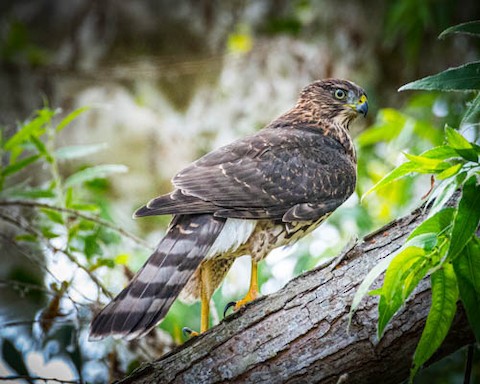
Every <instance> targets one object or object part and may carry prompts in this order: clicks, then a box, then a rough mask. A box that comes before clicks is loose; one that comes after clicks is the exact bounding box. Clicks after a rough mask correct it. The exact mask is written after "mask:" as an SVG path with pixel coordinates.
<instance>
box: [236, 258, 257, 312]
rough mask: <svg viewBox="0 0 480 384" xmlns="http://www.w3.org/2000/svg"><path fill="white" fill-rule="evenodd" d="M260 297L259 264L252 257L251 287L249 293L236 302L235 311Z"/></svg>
mask: <svg viewBox="0 0 480 384" xmlns="http://www.w3.org/2000/svg"><path fill="white" fill-rule="evenodd" d="M257 297H258V264H257V262H256V261H255V260H254V259H253V258H252V271H251V274H250V288H249V289H248V292H247V294H246V295H245V297H244V298H243V299H242V300H239V301H237V302H236V303H235V307H234V308H233V310H234V311H237V310H239V309H240V308H241V307H243V306H244V305H245V304H247V303H249V302H250V301H252V300H255V299H256V298H257Z"/></svg>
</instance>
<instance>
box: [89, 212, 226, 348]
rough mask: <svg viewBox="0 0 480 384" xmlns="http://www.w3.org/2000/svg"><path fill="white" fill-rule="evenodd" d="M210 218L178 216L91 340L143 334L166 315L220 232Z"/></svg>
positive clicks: (102, 318)
mask: <svg viewBox="0 0 480 384" xmlns="http://www.w3.org/2000/svg"><path fill="white" fill-rule="evenodd" d="M224 222H225V219H221V218H215V217H214V216H213V215H211V214H204V215H189V216H177V217H175V219H174V222H173V223H172V225H171V227H170V229H169V230H168V232H167V234H166V235H165V237H164V238H163V239H162V240H161V241H160V243H159V244H158V246H157V248H156V249H155V252H154V253H153V254H152V255H151V256H150V258H149V259H148V260H147V262H146V263H145V265H144V266H143V267H142V268H141V269H140V271H138V273H137V274H136V275H135V276H134V278H133V279H132V281H131V282H130V284H129V285H128V286H127V287H126V288H125V289H124V290H123V291H122V292H120V294H119V295H118V296H117V297H116V298H115V299H114V300H113V301H112V302H110V304H108V305H107V306H106V307H105V308H104V309H103V310H102V311H101V312H100V313H99V314H98V316H97V317H95V319H94V320H93V322H92V324H91V327H90V340H96V339H102V338H104V337H107V336H110V335H113V336H116V337H123V338H125V339H134V338H137V337H141V336H143V335H145V334H147V333H148V332H149V331H150V330H151V329H152V328H153V327H154V326H155V325H156V324H157V323H158V322H159V321H160V320H161V319H162V318H163V317H165V315H166V314H167V312H168V310H169V309H170V306H171V305H172V303H173V301H174V300H175V299H176V298H177V296H178V295H179V293H180V291H181V290H182V288H183V287H184V286H185V284H186V283H187V281H188V279H189V278H190V277H191V276H192V274H193V273H194V272H195V270H196V269H197V268H198V266H199V264H200V263H201V262H202V260H203V258H204V256H205V254H206V253H207V252H208V251H209V249H210V248H211V246H212V244H213V243H214V242H215V239H216V238H217V236H218V234H219V233H220V231H221V230H222V228H223V225H224Z"/></svg>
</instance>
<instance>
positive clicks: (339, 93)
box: [335, 89, 347, 100]
mask: <svg viewBox="0 0 480 384" xmlns="http://www.w3.org/2000/svg"><path fill="white" fill-rule="evenodd" d="M346 96H347V92H345V91H344V90H343V89H337V90H336V91H335V97H336V98H337V99H338V100H343V99H344V98H345V97H346Z"/></svg>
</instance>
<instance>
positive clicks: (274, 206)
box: [90, 79, 368, 339]
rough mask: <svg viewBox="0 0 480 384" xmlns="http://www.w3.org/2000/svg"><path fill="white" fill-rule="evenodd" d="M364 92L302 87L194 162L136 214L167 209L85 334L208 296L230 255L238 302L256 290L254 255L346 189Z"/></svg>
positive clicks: (145, 321)
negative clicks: (246, 280) (248, 263)
mask: <svg viewBox="0 0 480 384" xmlns="http://www.w3.org/2000/svg"><path fill="white" fill-rule="evenodd" d="M367 109H368V105H367V98H366V95H365V91H364V90H363V89H362V88H360V87H358V86H357V85H355V84H353V83H352V82H349V81H346V80H336V79H329V80H323V81H316V82H314V83H312V84H310V85H308V86H307V87H305V88H304V89H303V90H302V92H301V94H300V97H299V99H298V102H297V104H296V105H295V107H294V108H293V109H291V110H290V111H288V112H286V113H285V114H284V115H282V116H280V117H279V118H278V119H276V120H274V121H273V122H271V123H270V124H269V125H268V126H266V127H265V128H263V129H262V130H260V131H259V132H258V133H256V134H254V135H252V136H248V137H246V138H243V139H240V140H237V141H235V142H233V143H232V144H230V145H227V146H225V147H222V148H219V149H217V150H215V151H213V152H211V153H209V154H207V155H205V156H203V157H202V158H200V159H199V160H197V161H195V162H194V163H192V164H191V165H189V166H188V167H186V168H185V169H184V170H182V171H181V172H180V173H178V174H177V175H176V176H175V177H174V178H173V180H172V182H173V186H174V188H175V189H174V190H173V192H171V193H169V194H167V195H163V196H160V197H157V198H155V199H153V200H151V201H150V202H148V203H147V205H145V206H143V207H141V208H140V209H138V210H137V211H136V212H135V217H143V216H151V215H166V214H172V215H174V216H173V220H172V222H171V224H170V227H169V229H168V232H167V234H166V235H165V237H164V238H163V239H162V240H161V241H160V243H159V244H158V246H157V248H156V250H155V252H154V253H153V254H152V255H151V256H150V258H149V259H148V260H147V262H146V263H145V265H144V266H143V267H142V269H140V271H139V272H138V273H137V274H136V275H135V277H134V278H133V279H132V281H131V282H130V284H128V286H127V287H126V288H125V289H124V290H123V291H122V292H121V293H120V294H119V295H118V296H117V297H116V298H115V299H114V300H113V301H112V302H111V303H110V304H108V305H107V306H106V307H105V308H104V309H103V310H102V311H101V312H100V313H99V314H98V316H97V317H96V318H95V319H94V320H93V322H92V325H91V330H90V335H91V338H92V339H99V338H103V337H106V336H108V335H114V336H118V337H125V338H127V339H133V338H136V337H140V336H143V335H145V334H146V333H147V332H149V331H150V330H151V329H152V328H153V327H154V326H155V325H156V324H157V323H158V322H159V321H160V320H162V319H163V317H164V316H165V315H166V314H167V311H168V310H169V308H170V306H171V305H172V303H173V301H174V300H175V299H176V298H177V296H178V295H179V294H182V295H181V296H183V298H185V299H187V300H188V299H198V298H200V299H201V303H202V309H201V331H202V332H203V331H205V330H206V329H208V318H209V303H210V298H211V296H212V294H213V293H214V291H215V289H216V288H217V287H218V286H219V285H220V283H221V281H222V280H223V278H224V276H225V274H226V273H227V271H228V270H229V268H230V266H231V265H232V263H233V262H234V260H235V258H237V257H239V256H243V255H250V256H251V259H252V272H251V281H250V289H249V291H248V293H247V295H246V297H245V298H244V299H243V300H241V301H240V302H237V304H236V307H237V308H239V307H240V306H241V305H243V304H245V303H246V302H248V301H250V300H253V299H254V298H255V297H256V296H257V295H258V287H257V263H258V262H259V261H260V260H262V259H263V258H264V257H265V256H266V255H267V254H268V253H269V252H270V251H271V250H272V249H274V248H276V247H279V246H283V245H287V244H291V243H292V242H295V241H296V240H298V239H299V238H301V237H302V236H304V235H305V234H307V233H308V232H310V231H312V230H313V229H315V228H316V227H317V226H318V225H319V224H320V223H321V222H322V221H323V220H325V218H326V217H328V216H329V215H330V214H331V213H332V212H333V211H334V210H335V209H336V208H337V207H338V206H339V205H340V204H342V203H343V202H344V201H345V200H346V199H347V198H348V197H349V196H350V195H351V194H352V193H353V191H354V189H355V182H356V156H355V149H354V147H353V143H352V140H351V138H350V136H349V131H348V129H349V124H350V122H351V121H352V120H353V119H354V118H355V117H356V116H357V115H358V114H359V113H360V114H362V115H366V114H367Z"/></svg>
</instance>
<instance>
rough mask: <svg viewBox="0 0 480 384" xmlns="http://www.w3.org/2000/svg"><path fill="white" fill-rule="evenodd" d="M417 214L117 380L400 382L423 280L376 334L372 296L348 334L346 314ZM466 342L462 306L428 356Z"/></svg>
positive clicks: (420, 313) (423, 308)
mask: <svg viewBox="0 0 480 384" xmlns="http://www.w3.org/2000/svg"><path fill="white" fill-rule="evenodd" d="M423 215H424V213H423V212H422V210H420V209H417V210H416V211H414V212H413V213H412V214H410V215H408V216H406V217H404V218H402V219H399V220H397V221H394V222H392V223H390V224H389V225H388V226H386V227H384V228H383V229H381V230H379V231H377V232H376V233H374V234H372V235H369V236H367V237H366V238H365V239H364V241H363V242H362V243H360V244H357V245H356V246H354V247H353V248H351V249H350V250H347V251H346V252H345V253H344V254H342V255H340V257H341V262H340V263H339V264H338V265H335V266H334V267H332V266H327V267H325V266H324V267H320V268H317V269H315V270H313V271H310V272H307V273H305V274H303V275H301V276H299V277H297V278H295V279H294V280H292V281H290V282H289V283H288V284H287V285H286V286H285V287H284V288H283V289H282V290H280V291H278V292H277V293H275V294H272V295H269V296H267V297H263V298H260V299H259V300H256V301H255V302H253V303H251V304H249V305H247V306H246V307H245V308H244V309H242V310H240V311H239V312H238V313H235V314H233V315H231V316H229V317H227V318H226V319H225V320H224V321H223V322H221V323H220V324H219V325H217V326H216V327H214V328H212V329H211V330H209V331H208V332H206V333H204V334H202V335H200V336H199V337H196V338H194V339H192V340H190V341H188V342H187V343H185V344H184V345H182V346H180V347H179V348H177V349H176V350H174V351H172V352H171V353H169V354H168V355H165V356H163V357H162V358H161V359H160V360H158V361H156V362H152V363H148V364H145V365H143V366H142V367H141V368H140V369H138V370H137V371H135V372H134V373H133V374H132V375H130V376H129V377H126V378H125V379H123V380H122V381H121V383H124V384H126V383H152V382H156V383H157V382H158V383H190V382H202V383H223V382H227V381H235V382H242V383H260V382H274V383H284V382H288V383H310V382H315V383H371V382H377V381H378V382H382V383H399V382H401V381H403V380H405V379H406V378H408V375H409V370H410V365H411V357H412V356H413V352H414V350H415V347H416V345H417V343H418V340H419V338H420V335H421V332H422V329H423V327H424V324H425V320H426V317H427V314H428V310H429V307H430V288H429V280H428V279H424V280H423V281H422V282H421V283H420V285H419V287H418V288H417V289H416V290H415V291H414V293H413V294H412V296H411V297H410V299H409V300H408V301H407V304H406V306H405V308H403V309H402V310H400V312H399V313H397V314H396V315H395V316H394V318H393V320H392V323H391V324H390V325H389V326H388V327H387V330H386V333H385V335H384V337H383V338H382V339H381V340H380V341H378V339H377V337H376V323H377V316H378V313H377V311H378V310H377V304H378V299H377V297H368V298H367V299H364V300H363V302H362V303H361V304H360V306H359V308H358V310H357V312H356V313H355V315H354V316H353V320H352V324H351V325H350V330H349V332H348V333H347V322H348V314H349V309H350V304H351V302H352V298H353V295H354V293H355V292H356V290H357V288H358V286H359V285H360V283H361V282H362V280H363V278H364V277H365V275H366V274H367V273H368V272H369V271H370V269H372V268H373V267H374V266H375V265H376V264H377V263H378V262H379V261H380V260H381V259H383V258H385V257H386V256H388V255H390V254H392V253H393V252H395V251H396V250H397V249H399V248H400V247H401V246H402V245H403V243H404V241H405V239H406V237H407V235H408V234H409V233H410V232H411V231H412V230H413V228H415V227H416V226H417V225H418V224H419V223H420V222H421V221H422V220H423V219H424V217H423ZM379 284H380V283H379V282H377V283H376V285H377V286H378V285H379ZM473 340H474V338H473V334H472V333H471V331H470V330H469V327H468V324H467V321H466V317H465V314H464V312H463V309H462V308H461V307H460V306H459V311H458V313H457V315H456V317H455V319H454V321H453V324H452V328H451V331H450V333H449V335H448V336H447V339H446V340H445V342H444V343H443V345H442V347H441V348H440V350H439V351H438V352H437V353H436V354H435V355H434V356H433V357H432V359H431V360H430V361H429V363H431V362H433V361H435V360H438V359H440V358H441V357H443V356H446V355H448V354H450V353H452V352H453V351H455V350H457V349H459V348H460V347H462V346H464V345H467V344H469V343H471V342H472V341H473Z"/></svg>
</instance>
